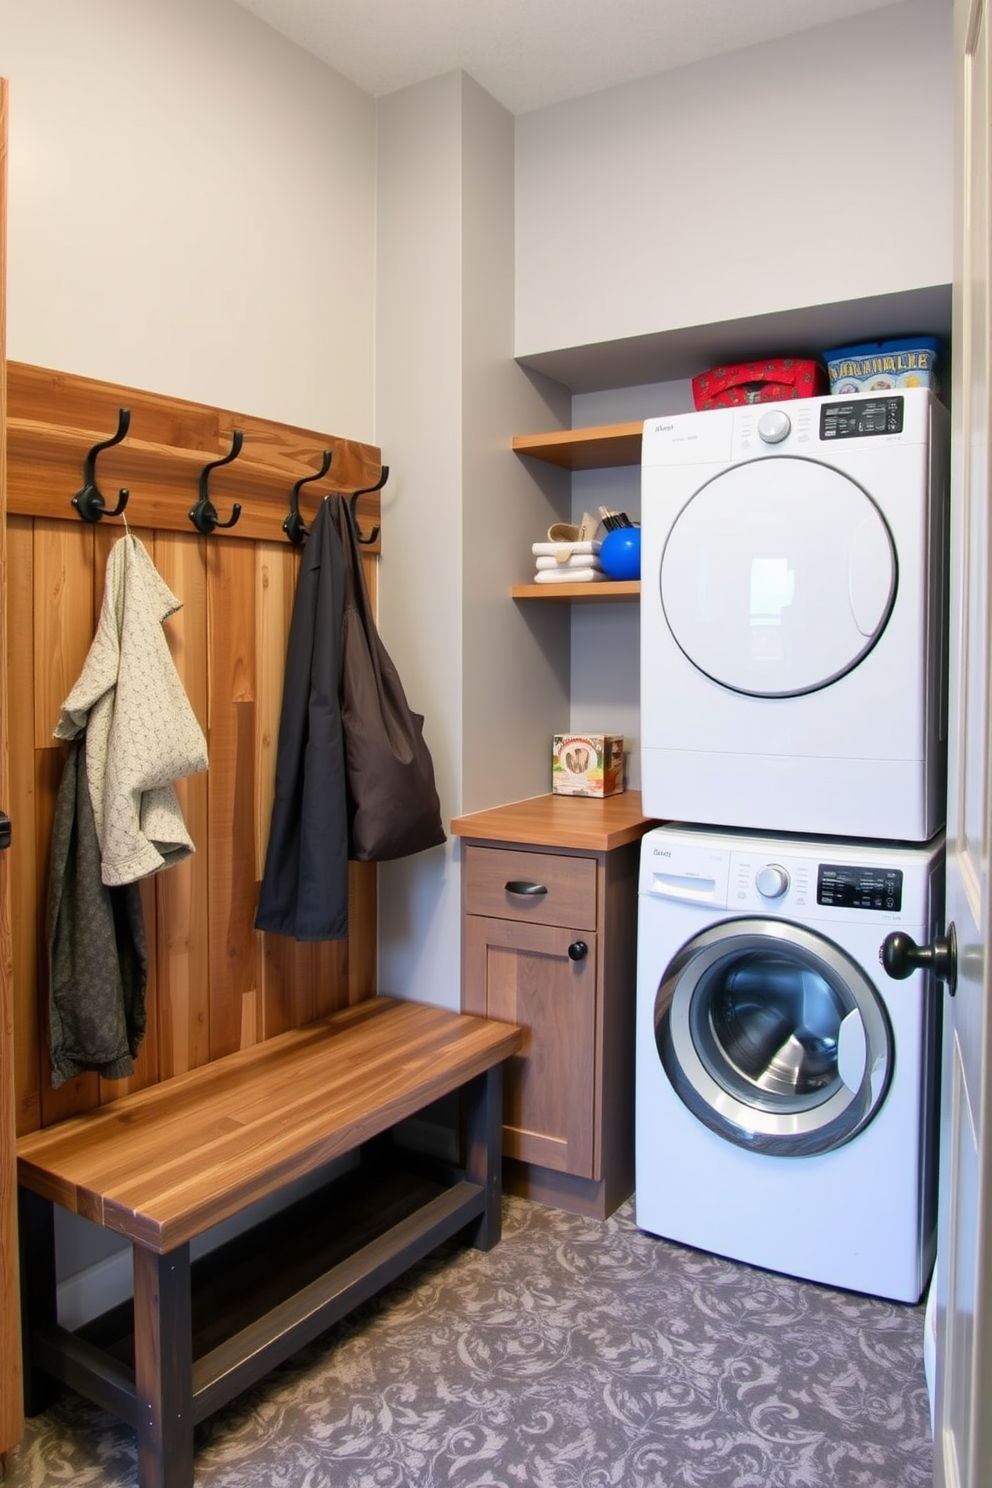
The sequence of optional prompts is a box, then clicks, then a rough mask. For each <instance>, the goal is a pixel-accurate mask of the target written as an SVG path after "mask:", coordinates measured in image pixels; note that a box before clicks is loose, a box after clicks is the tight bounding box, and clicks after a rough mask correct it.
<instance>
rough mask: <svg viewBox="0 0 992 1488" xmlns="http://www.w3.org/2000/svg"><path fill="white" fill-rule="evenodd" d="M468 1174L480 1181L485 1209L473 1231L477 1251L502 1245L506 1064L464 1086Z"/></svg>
mask: <svg viewBox="0 0 992 1488" xmlns="http://www.w3.org/2000/svg"><path fill="white" fill-rule="evenodd" d="M464 1112H465V1176H466V1178H468V1179H469V1180H470V1181H471V1182H472V1183H479V1184H481V1185H482V1186H483V1187H484V1189H485V1193H486V1199H485V1210H484V1212H483V1214H482V1218H481V1219H480V1220H479V1222H478V1224H477V1225H476V1226H475V1229H474V1231H473V1232H472V1244H473V1245H474V1246H475V1248H476V1250H492V1248H493V1246H494V1245H498V1244H499V1237H500V1233H501V1230H502V1223H503V1216H502V1211H501V1207H500V1206H501V1200H502V1193H503V1156H502V1151H503V1066H502V1065H501V1064H494V1065H493V1067H492V1068H491V1069H489V1070H486V1072H485V1073H484V1074H481V1075H476V1077H475V1079H474V1080H470V1081H469V1082H468V1084H467V1085H466V1086H465V1103H464Z"/></svg>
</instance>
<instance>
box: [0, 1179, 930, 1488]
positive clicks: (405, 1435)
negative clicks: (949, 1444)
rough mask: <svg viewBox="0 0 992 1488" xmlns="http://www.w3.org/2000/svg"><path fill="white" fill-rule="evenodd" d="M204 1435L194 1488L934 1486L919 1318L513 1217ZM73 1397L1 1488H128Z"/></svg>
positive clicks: (25, 1448) (114, 1436)
mask: <svg viewBox="0 0 992 1488" xmlns="http://www.w3.org/2000/svg"><path fill="white" fill-rule="evenodd" d="M504 1204H505V1207H504V1213H505V1222H504V1223H505V1227H504V1238H503V1242H502V1243H501V1244H500V1245H499V1246H498V1247H497V1248H496V1249H495V1250H494V1251H492V1252H490V1253H489V1254H488V1255H481V1254H479V1253H478V1252H475V1251H471V1250H464V1249H459V1248H457V1247H455V1246H451V1247H448V1248H446V1249H444V1250H443V1251H441V1252H439V1253H438V1255H437V1256H435V1257H433V1258H431V1260H429V1261H428V1262H425V1263H424V1264H423V1265H421V1266H419V1267H418V1268H416V1270H415V1271H414V1272H412V1273H411V1274H410V1275H409V1276H408V1277H407V1278H405V1279H404V1280H403V1281H402V1282H401V1283H399V1284H397V1285H396V1286H394V1287H392V1288H390V1289H389V1290H388V1291H387V1292H386V1293H384V1294H382V1296H381V1297H379V1298H378V1299H376V1301H375V1302H373V1303H370V1304H369V1305H367V1306H366V1307H364V1308H363V1309H361V1310H360V1312H358V1313H356V1314H355V1315H353V1316H352V1317H351V1318H349V1319H348V1320H347V1321H346V1322H345V1323H343V1324H341V1325H340V1326H338V1327H337V1328H335V1329H333V1330H331V1331H330V1332H329V1333H327V1334H325V1335H324V1336H323V1337H322V1338H321V1339H320V1340H318V1342H317V1343H316V1344H314V1345H312V1346H310V1347H309V1348H307V1349H305V1350H303V1351H301V1353H300V1354H298V1355H297V1356H296V1357H295V1358H294V1359H293V1360H292V1361H290V1363H289V1364H287V1365H285V1366H283V1367H282V1368H281V1369H278V1370H275V1371H273V1373H272V1374H271V1375H270V1376H269V1377H268V1378H267V1379H266V1380H265V1381H263V1382H262V1383H261V1384H260V1385H258V1386H256V1387H254V1388H253V1389H251V1390H249V1391H246V1392H245V1393H244V1394H243V1395H242V1396H240V1397H239V1398H238V1399H237V1400H236V1401H235V1402H234V1403H233V1404H232V1405H231V1406H229V1407H228V1408H227V1409H225V1410H224V1411H222V1412H219V1413H218V1414H217V1415H216V1416H214V1417H213V1418H211V1420H210V1421H208V1422H206V1423H205V1424H204V1426H203V1427H201V1428H200V1429H199V1431H198V1433H197V1457H196V1484H197V1488H614V1485H615V1488H925V1485H929V1484H930V1482H931V1473H932V1456H933V1453H932V1441H931V1435H930V1421H929V1414H928V1405H927V1394H926V1382H925V1379H924V1373H923V1363H922V1347H923V1308H922V1307H906V1306H903V1305H900V1304H896V1303H889V1302H884V1301H879V1300H876V1299H873V1298H867V1297H861V1296H855V1295H853V1294H850V1293H844V1292H834V1291H831V1290H829V1289H828V1288H825V1287H820V1286H814V1285H811V1284H809V1283H805V1282H802V1281H796V1280H792V1279H789V1278H785V1277H780V1276H774V1275H770V1274H768V1273H765V1272H761V1271H757V1270H753V1269H751V1268H748V1267H743V1266H738V1265H734V1264H733V1263H731V1262H729V1261H725V1260H721V1259H719V1258H717V1257H713V1256H708V1255H703V1254H700V1253H697V1252H693V1251H687V1250H684V1249H681V1248H679V1247H677V1246H674V1245H670V1244H668V1243H667V1242H665V1241H660V1240H656V1239H654V1238H652V1237H650V1236H647V1235H644V1234H642V1233H641V1232H640V1231H639V1230H638V1229H637V1228H636V1226H635V1224H634V1220H633V1210H632V1206H630V1205H624V1206H623V1207H622V1208H621V1209H620V1210H619V1211H618V1213H617V1214H616V1215H614V1216H613V1218H612V1219H610V1220H607V1221H605V1222H602V1223H601V1222H597V1221H593V1220H586V1219H581V1218H578V1217H576V1216H574V1215H567V1214H562V1213H560V1212H558V1211H555V1210H550V1209H544V1208H541V1207H540V1206H538V1205H532V1204H528V1203H525V1202H524V1201H522V1200H518V1199H507V1200H505V1201H504ZM136 1482H137V1474H136V1468H135V1450H134V1438H133V1434H132V1433H131V1432H130V1431H129V1430H128V1429H127V1428H126V1427H123V1426H120V1425H118V1424H117V1423H115V1422H113V1421H112V1420H111V1419H110V1418H109V1417H107V1416H106V1415H104V1414H103V1413H102V1412H100V1411H98V1410H96V1409H95V1408H93V1407H91V1406H89V1405H87V1404H86V1403H85V1402H83V1401H81V1400H80V1399H79V1398H78V1397H76V1396H75V1395H66V1397H65V1398H64V1399H63V1400H62V1401H60V1403H59V1404H58V1405H57V1406H56V1407H55V1408H53V1409H52V1410H51V1411H49V1412H47V1413H46V1414H45V1415H43V1416H40V1417H38V1418H36V1419H35V1420H33V1421H31V1422H30V1423H29V1425H28V1431H27V1435H26V1438H25V1441H24V1442H23V1444H22V1445H21V1446H20V1447H19V1448H17V1449H16V1450H15V1452H14V1453H13V1454H12V1456H11V1461H10V1464H9V1469H8V1479H7V1484H6V1485H5V1488H51V1485H54V1484H59V1483H66V1484H69V1483H71V1484H73V1485H74V1488H134V1485H135V1484H136Z"/></svg>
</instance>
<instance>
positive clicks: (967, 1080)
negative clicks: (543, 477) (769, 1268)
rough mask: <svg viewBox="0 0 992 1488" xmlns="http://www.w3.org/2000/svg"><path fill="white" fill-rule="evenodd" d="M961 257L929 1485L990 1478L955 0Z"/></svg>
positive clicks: (972, 271) (981, 72)
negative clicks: (947, 976)
mask: <svg viewBox="0 0 992 1488" xmlns="http://www.w3.org/2000/svg"><path fill="white" fill-rule="evenodd" d="M954 28H955V38H954V54H955V67H956V70H957V88H956V92H957V113H958V132H957V139H956V144H955V162H956V173H957V182H956V185H957V193H956V195H957V206H956V210H955V218H956V231H957V244H956V252H955V268H954V378H953V393H954V397H953V404H954V408H953V425H952V429H953V433H952V478H951V565H952V567H951V589H950V594H951V667H950V689H951V690H950V720H949V729H948V742H949V754H950V758H949V784H948V819H947V914H946V923H947V925H948V927H950V926H951V925H952V924H953V925H954V926H955V929H956V939H957V990H956V995H955V996H953V997H951V996H950V995H945V997H944V1018H945V1032H946V1037H945V1044H944V1085H943V1110H942V1121H941V1177H940V1185H941V1197H940V1218H939V1228H938V1246H937V1256H938V1260H937V1369H936V1379H937V1389H936V1423H935V1425H936V1429H935V1443H934V1479H935V1482H936V1484H937V1485H939V1488H945V1485H946V1488H987V1485H988V1483H989V1482H990V1475H992V1411H990V1410H989V1405H988V1402H989V1399H990V1398H992V1304H990V1303H989V1301H988V1298H987V1296H986V1295H985V1294H984V1292H983V1285H985V1284H987V1283H989V1282H990V1281H992V1150H990V1144H992V1111H990V1109H989V1094H990V1078H992V1010H990V1008H989V989H990V986H992V968H990V965H989V958H988V947H989V944H990V932H992V886H990V880H989V854H990V851H992V744H990V740H989V726H990V712H989V710H990V701H992V687H990V680H989V668H990V666H992V608H990V594H989V587H990V567H992V565H990V542H992V530H990V502H989V394H990V381H989V362H990V347H989V229H990V225H992V224H990V214H989V168H990V164H992V152H990V145H989V133H990V131H989V24H988V9H987V4H986V0H955V3H954Z"/></svg>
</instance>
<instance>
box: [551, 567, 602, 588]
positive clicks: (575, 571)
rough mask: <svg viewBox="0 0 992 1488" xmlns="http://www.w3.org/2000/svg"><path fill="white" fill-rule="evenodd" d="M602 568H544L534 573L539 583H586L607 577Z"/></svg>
mask: <svg viewBox="0 0 992 1488" xmlns="http://www.w3.org/2000/svg"><path fill="white" fill-rule="evenodd" d="M605 578H606V575H605V573H604V572H603V570H602V569H601V568H559V567H557V565H556V566H555V567H554V568H542V569H539V570H538V572H537V573H536V574H535V575H534V581H535V583H537V584H586V583H593V582H595V581H596V580H597V579H605Z"/></svg>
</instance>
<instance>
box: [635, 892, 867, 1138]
mask: <svg viewBox="0 0 992 1488" xmlns="http://www.w3.org/2000/svg"><path fill="white" fill-rule="evenodd" d="M655 1038H656V1041H657V1045H658V1052H659V1054H660V1056H661V1062H662V1065H663V1067H664V1070H665V1073H666V1074H667V1076H668V1079H669V1081H670V1082H671V1084H672V1086H673V1087H674V1089H675V1091H676V1093H677V1095H678V1096H679V1098H680V1099H681V1100H682V1101H683V1103H684V1104H685V1105H686V1106H688V1108H689V1110H690V1111H692V1112H693V1114H694V1115H696V1116H697V1117H698V1118H699V1120H700V1121H702V1122H703V1123H704V1124H705V1125H706V1126H708V1127H710V1128H711V1129H712V1130H713V1131H715V1132H717V1133H718V1134H719V1135H720V1136H721V1137H724V1138H725V1139H726V1140H727V1141H730V1142H734V1143H736V1144H737V1145H738V1146H740V1147H746V1148H748V1149H749V1150H751V1151H754V1152H764V1153H770V1154H774V1155H777V1156H782V1157H790V1156H791V1157H803V1156H809V1155H810V1154H813V1153H819V1152H829V1151H831V1150H832V1149H833V1148H835V1147H840V1146H842V1145H843V1144H844V1143H845V1142H849V1141H850V1140H851V1138H852V1137H854V1136H856V1135H857V1133H858V1132H859V1131H861V1130H862V1129H863V1127H865V1126H866V1125H867V1123H868V1122H869V1121H870V1120H871V1119H872V1117H873V1116H874V1114H875V1112H876V1111H877V1110H878V1108H879V1106H880V1105H881V1103H882V1101H883V1100H884V1098H885V1093H886V1090H887V1089H888V1085H889V1079H890V1076H891V1072H892V1034H891V1029H890V1027H889V1020H888V1016H887V1014H886V1012H885V1008H884V1006H883V1004H882V1002H881V999H880V998H879V996H878V993H877V992H876V991H875V989H874V987H873V986H872V985H871V983H870V982H869V980H868V979H867V977H866V976H865V974H864V972H863V971H862V970H861V969H860V968H859V967H858V966H857V965H856V963H855V962H854V961H852V960H851V958H850V957H849V956H848V955H847V954H846V953H845V952H844V951H842V950H841V949H840V948H839V947H838V946H836V945H834V944H833V942H832V941H829V940H827V939H826V938H825V937H824V936H821V935H817V934H815V933H814V932H812V931H810V930H808V929H806V928H805V927H804V926H802V925H795V924H792V923H791V922H790V921H786V920H769V919H760V918H757V917H755V918H742V919H735V920H724V921H721V923H720V924H719V925H716V926H711V927H710V928H709V929H707V930H704V931H702V932H701V933H700V934H699V935H696V936H694V937H693V938H692V939H691V940H690V941H688V942H687V943H686V945H684V946H683V947H682V949H681V950H680V951H679V952H678V954H677V955H676V956H675V958H674V959H673V960H672V962H671V963H670V965H669V967H668V969H667V970H666V972H665V974H664V976H663V978H662V981H661V985H660V987H659V989H658V994H657V997H656V999H655Z"/></svg>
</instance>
